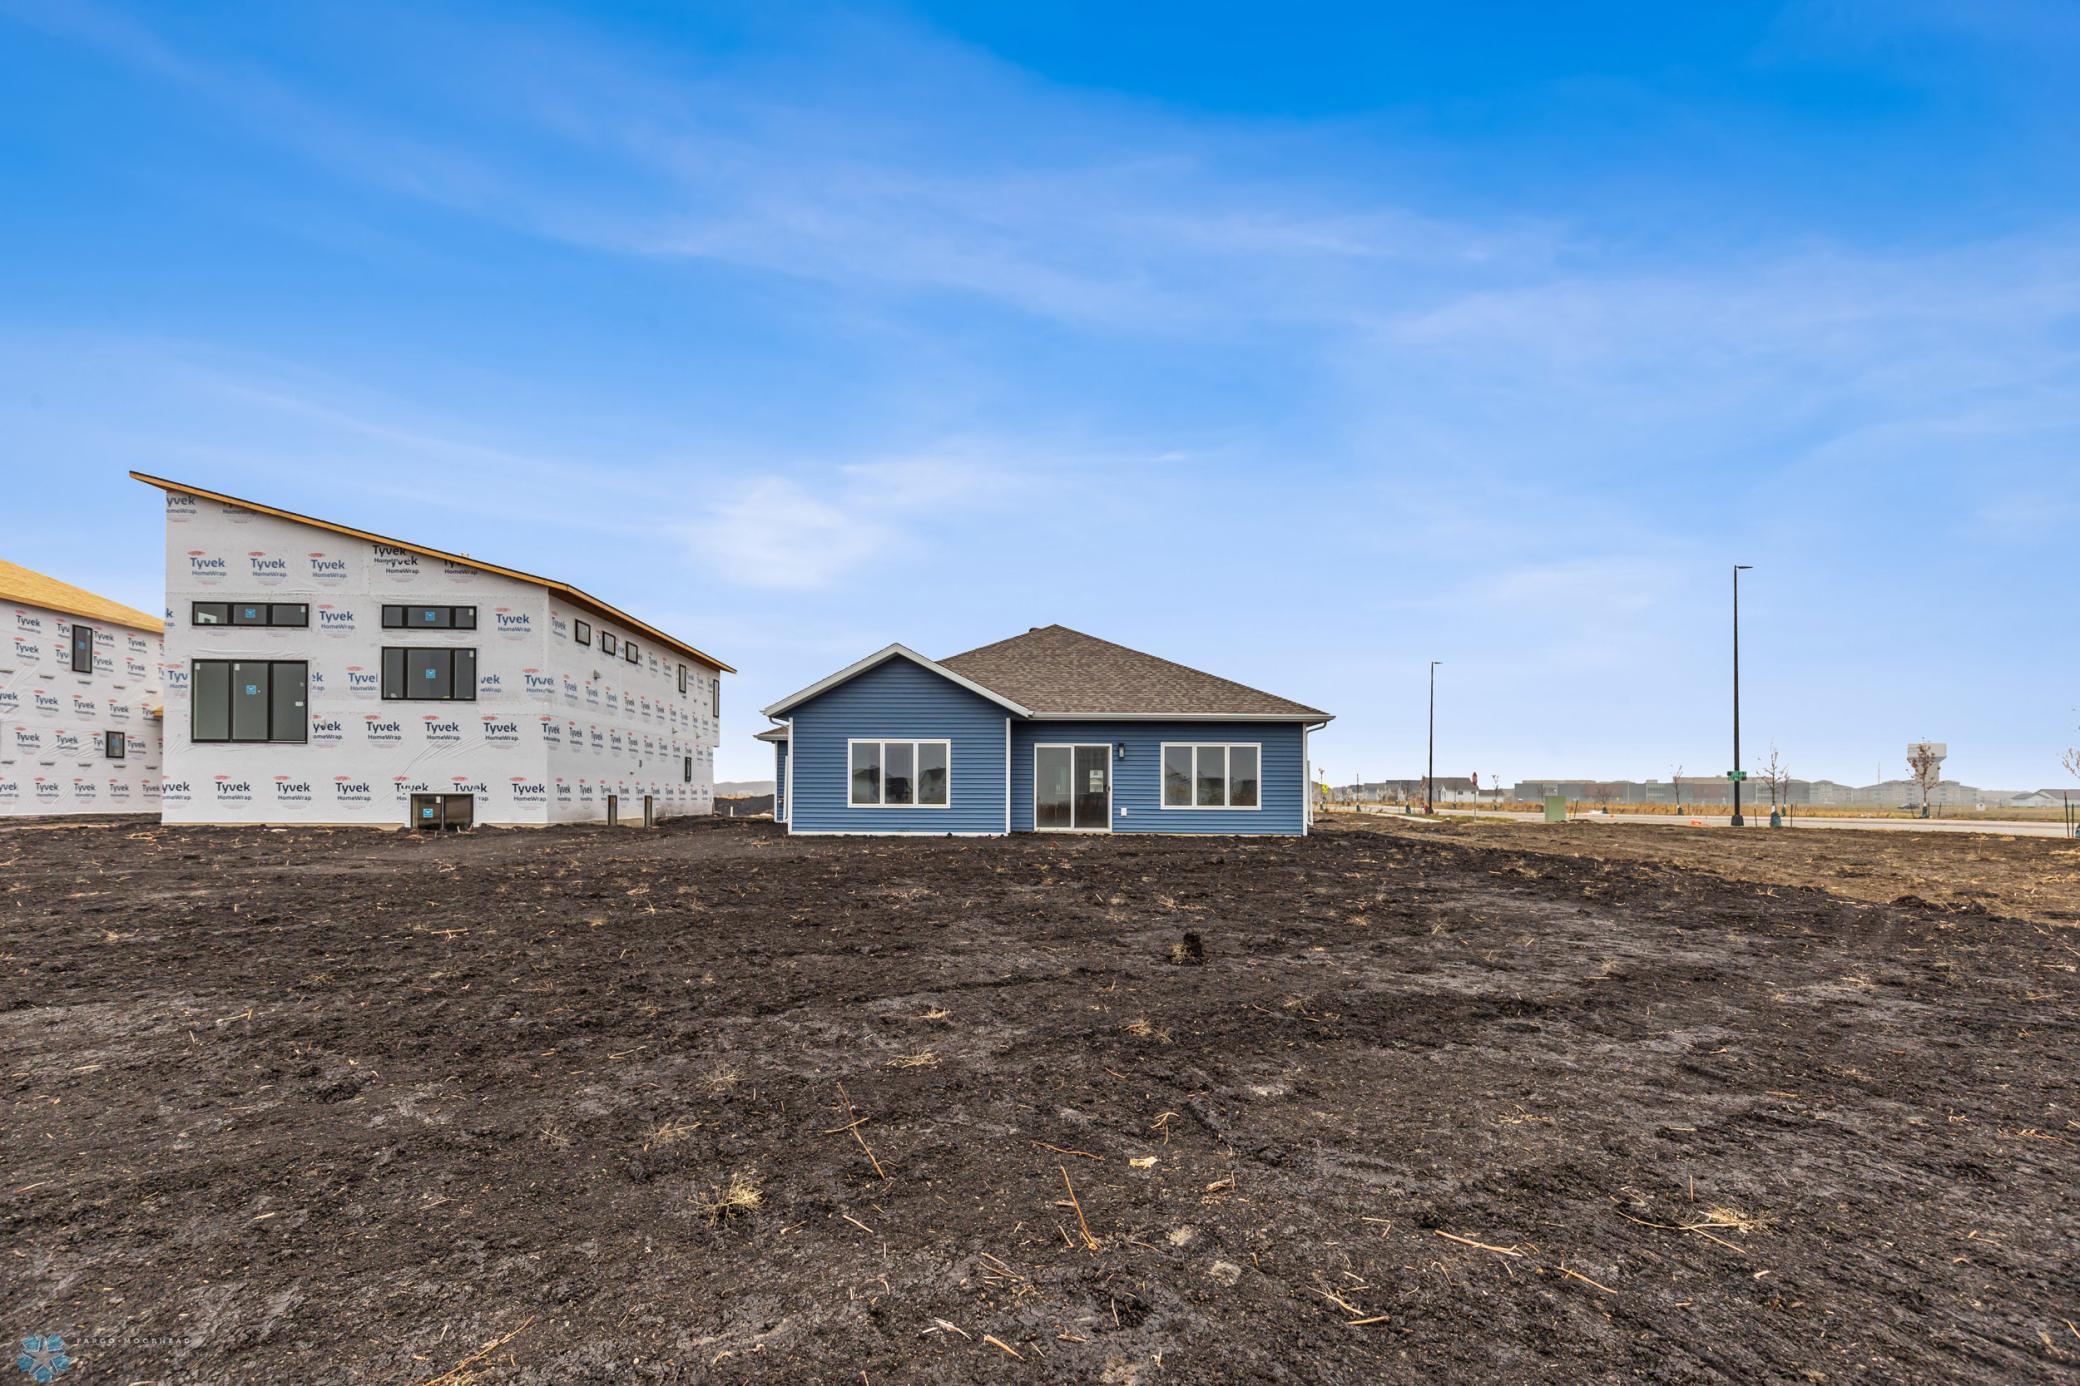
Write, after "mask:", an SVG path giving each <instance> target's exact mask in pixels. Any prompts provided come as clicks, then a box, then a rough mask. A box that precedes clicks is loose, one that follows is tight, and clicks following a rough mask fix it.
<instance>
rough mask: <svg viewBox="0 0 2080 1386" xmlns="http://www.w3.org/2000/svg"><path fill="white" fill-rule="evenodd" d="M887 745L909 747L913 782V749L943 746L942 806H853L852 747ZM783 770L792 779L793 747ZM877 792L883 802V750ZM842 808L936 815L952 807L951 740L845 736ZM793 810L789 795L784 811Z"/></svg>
mask: <svg viewBox="0 0 2080 1386" xmlns="http://www.w3.org/2000/svg"><path fill="white" fill-rule="evenodd" d="M891 744H893V745H897V746H908V747H910V748H911V750H910V774H911V778H912V779H916V778H918V773H917V747H919V746H944V747H945V748H946V802H945V803H943V804H917V803H910V804H861V803H855V802H854V801H853V798H852V748H853V747H854V746H888V745H891ZM787 769H788V775H789V777H790V778H792V777H793V774H794V748H793V747H791V746H790V747H789V748H788V753H787ZM880 792H881V797H882V798H884V799H885V798H887V797H888V752H887V751H883V752H882V753H881V779H880ZM845 807H846V808H849V809H925V810H927V811H929V812H932V813H937V812H938V811H939V810H940V809H950V808H952V807H953V742H952V740H951V739H949V738H947V737H943V736H851V737H847V738H846V739H845ZM793 808H794V805H793V802H792V796H790V802H789V804H788V809H789V811H790V812H792V811H793Z"/></svg>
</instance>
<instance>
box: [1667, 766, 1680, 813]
mask: <svg viewBox="0 0 2080 1386" xmlns="http://www.w3.org/2000/svg"><path fill="white" fill-rule="evenodd" d="M1669 778H1670V779H1671V781H1672V782H1673V783H1674V784H1675V787H1676V816H1677V817H1681V816H1682V813H1683V767H1682V766H1680V765H1678V766H1677V767H1676V768H1675V769H1674V770H1673V771H1672V772H1671V773H1670V776H1669Z"/></svg>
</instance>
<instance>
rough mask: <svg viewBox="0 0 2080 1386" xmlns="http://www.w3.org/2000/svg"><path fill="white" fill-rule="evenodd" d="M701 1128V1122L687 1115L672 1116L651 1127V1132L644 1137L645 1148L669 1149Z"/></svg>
mask: <svg viewBox="0 0 2080 1386" xmlns="http://www.w3.org/2000/svg"><path fill="white" fill-rule="evenodd" d="M699 1129H700V1123H699V1122H697V1121H693V1120H691V1119H689V1118H687V1117H670V1118H668V1119H666V1120H664V1121H660V1122H658V1123H657V1125H655V1126H653V1127H651V1128H650V1133H649V1134H648V1135H646V1136H644V1137H643V1149H645V1150H668V1149H670V1148H671V1147H672V1146H675V1145H677V1144H679V1142H681V1141H683V1140H685V1139H686V1138H687V1137H688V1136H691V1135H692V1134H693V1133H694V1132H695V1131H697V1130H699Z"/></svg>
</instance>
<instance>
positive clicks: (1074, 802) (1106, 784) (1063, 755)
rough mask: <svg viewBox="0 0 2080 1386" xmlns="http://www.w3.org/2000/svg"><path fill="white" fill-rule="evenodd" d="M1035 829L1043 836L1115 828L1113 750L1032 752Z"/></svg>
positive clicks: (1037, 749) (1036, 749)
mask: <svg viewBox="0 0 2080 1386" xmlns="http://www.w3.org/2000/svg"><path fill="white" fill-rule="evenodd" d="M1033 826H1034V827H1035V828H1036V829H1038V830H1039V831H1041V832H1105V831H1108V830H1109V829H1110V828H1111V827H1112V747H1110V746H1035V747H1034V748H1033Z"/></svg>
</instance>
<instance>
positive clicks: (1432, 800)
mask: <svg viewBox="0 0 2080 1386" xmlns="http://www.w3.org/2000/svg"><path fill="white" fill-rule="evenodd" d="M1443 662H1444V661H1443V660H1438V659H1433V660H1431V661H1430V763H1429V768H1428V769H1427V770H1425V771H1424V772H1423V812H1424V813H1426V814H1434V813H1436V812H1437V666H1438V665H1439V664H1442V663H1443Z"/></svg>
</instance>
